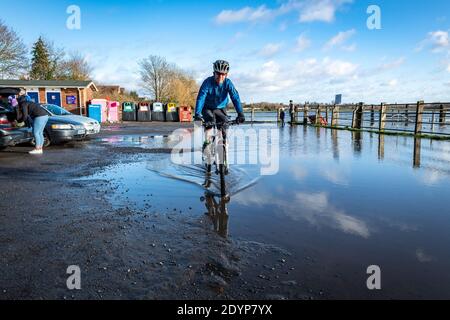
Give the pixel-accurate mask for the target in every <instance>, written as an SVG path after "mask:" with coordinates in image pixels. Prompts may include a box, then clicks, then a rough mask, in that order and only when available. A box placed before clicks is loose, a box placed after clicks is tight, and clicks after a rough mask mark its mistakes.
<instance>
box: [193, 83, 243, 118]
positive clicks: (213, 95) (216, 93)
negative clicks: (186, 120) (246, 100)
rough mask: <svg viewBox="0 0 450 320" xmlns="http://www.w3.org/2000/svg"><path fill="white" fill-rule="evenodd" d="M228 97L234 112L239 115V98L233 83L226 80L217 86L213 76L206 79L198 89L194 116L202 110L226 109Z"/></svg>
mask: <svg viewBox="0 0 450 320" xmlns="http://www.w3.org/2000/svg"><path fill="white" fill-rule="evenodd" d="M228 95H230V97H231V101H233V104H234V108H235V109H236V112H238V113H241V112H242V104H241V98H240V97H239V93H238V92H237V90H236V88H235V87H234V85H233V82H231V80H230V79H228V78H226V79H225V81H224V82H223V83H222V84H220V85H218V84H217V83H216V81H215V79H214V76H213V77H209V78H207V79H206V80H205V81H204V82H203V84H202V86H201V87H200V91H199V93H198V97H197V105H196V106H195V114H196V115H201V114H202V111H203V108H207V109H211V110H215V109H224V108H226V107H227V105H228V102H229V99H228Z"/></svg>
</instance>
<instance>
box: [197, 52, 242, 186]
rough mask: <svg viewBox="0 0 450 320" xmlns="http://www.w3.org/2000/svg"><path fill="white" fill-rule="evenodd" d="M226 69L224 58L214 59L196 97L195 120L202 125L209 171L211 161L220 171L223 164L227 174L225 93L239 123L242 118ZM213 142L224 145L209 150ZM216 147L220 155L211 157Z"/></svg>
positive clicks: (236, 93) (209, 169)
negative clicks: (209, 74)
mask: <svg viewBox="0 0 450 320" xmlns="http://www.w3.org/2000/svg"><path fill="white" fill-rule="evenodd" d="M229 71H230V64H229V63H228V62H227V61H224V60H217V61H216V62H215V63H214V75H213V76H212V77H209V78H207V79H206V80H205V81H204V82H203V84H202V86H201V87H200V91H199V93H198V97H197V104H196V107H195V116H194V120H195V121H202V122H203V123H204V126H205V136H206V139H205V143H204V144H203V155H204V160H205V162H206V169H207V173H208V174H209V173H210V172H211V167H212V164H213V163H214V161H215V164H216V165H217V168H218V169H217V171H218V172H220V170H221V169H220V168H223V171H224V173H225V174H228V164H227V159H226V158H227V157H226V149H227V130H228V125H229V119H228V115H227V112H226V108H227V106H228V102H229V98H228V96H230V97H231V101H232V102H233V105H234V108H235V109H236V112H237V113H238V116H237V118H236V123H238V124H240V123H244V122H245V116H244V112H243V109H242V104H241V99H240V97H239V93H238V91H237V90H236V88H235V87H234V85H233V83H232V82H231V80H230V79H228V78H227V76H228V72H229ZM214 127H215V128H216V129H217V130H218V131H219V132H220V138H216V137H215V136H214V133H213V130H212V129H213V128H214ZM218 140H219V141H218ZM213 142H215V143H218V144H219V145H221V146H223V147H224V148H219V150H212V149H214V146H213ZM216 151H218V152H219V154H220V155H219V159H215V160H214V154H217V153H216ZM222 179H223V175H222Z"/></svg>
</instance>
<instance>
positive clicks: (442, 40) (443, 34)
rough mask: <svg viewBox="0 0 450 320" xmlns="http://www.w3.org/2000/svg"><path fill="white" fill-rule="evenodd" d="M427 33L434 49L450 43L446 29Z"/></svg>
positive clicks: (445, 46) (444, 46)
mask: <svg viewBox="0 0 450 320" xmlns="http://www.w3.org/2000/svg"><path fill="white" fill-rule="evenodd" d="M428 35H429V39H430V40H431V43H432V44H433V47H434V48H435V49H440V48H447V47H448V46H449V45H450V41H449V36H448V32H447V31H435V32H430V33H429V34H428Z"/></svg>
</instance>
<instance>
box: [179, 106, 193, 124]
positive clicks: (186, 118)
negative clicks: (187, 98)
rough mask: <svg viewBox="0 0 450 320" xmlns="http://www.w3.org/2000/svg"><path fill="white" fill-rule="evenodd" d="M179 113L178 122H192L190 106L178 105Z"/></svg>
mask: <svg viewBox="0 0 450 320" xmlns="http://www.w3.org/2000/svg"><path fill="white" fill-rule="evenodd" d="M178 113H179V115H180V122H192V108H191V107H186V106H183V107H180V108H179V111H178Z"/></svg>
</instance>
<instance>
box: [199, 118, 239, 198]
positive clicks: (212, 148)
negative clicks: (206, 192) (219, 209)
mask: <svg viewBox="0 0 450 320" xmlns="http://www.w3.org/2000/svg"><path fill="white" fill-rule="evenodd" d="M202 123H203V126H204V127H205V128H211V127H212V130H206V135H207V136H206V139H205V142H204V144H203V148H202V156H203V157H202V159H203V163H204V164H205V169H206V173H207V175H210V174H211V172H212V168H213V166H214V167H215V169H216V170H215V173H216V174H217V175H219V176H220V195H221V196H222V197H226V196H227V190H226V183H225V176H226V175H228V173H229V166H228V143H227V134H226V133H227V129H228V127H230V126H233V125H239V123H238V122H237V121H236V120H234V121H228V122H226V123H224V124H223V125H222V127H221V128H220V129H219V128H218V127H217V123H216V122H215V121H214V122H202Z"/></svg>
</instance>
